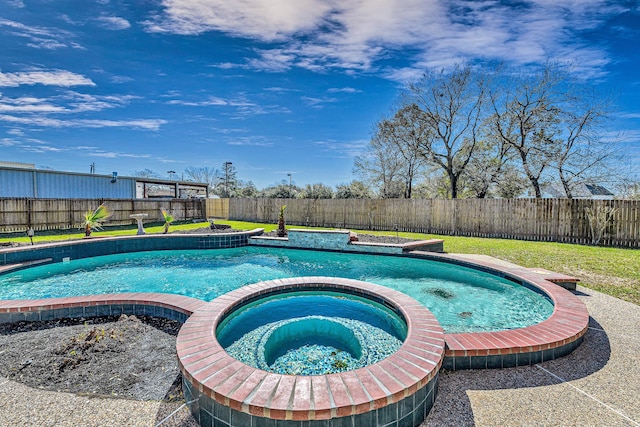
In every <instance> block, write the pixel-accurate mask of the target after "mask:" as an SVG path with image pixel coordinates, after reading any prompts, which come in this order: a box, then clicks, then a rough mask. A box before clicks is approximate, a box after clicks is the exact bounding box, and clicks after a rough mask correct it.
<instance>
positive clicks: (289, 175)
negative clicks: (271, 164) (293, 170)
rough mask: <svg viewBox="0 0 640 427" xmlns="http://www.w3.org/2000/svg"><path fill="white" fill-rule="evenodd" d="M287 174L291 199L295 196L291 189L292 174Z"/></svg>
mask: <svg viewBox="0 0 640 427" xmlns="http://www.w3.org/2000/svg"><path fill="white" fill-rule="evenodd" d="M287 176H288V177H289V198H290V199H291V198H293V196H292V194H291V193H292V191H291V174H290V173H288V174H287Z"/></svg>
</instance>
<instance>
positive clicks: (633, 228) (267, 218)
mask: <svg viewBox="0 0 640 427" xmlns="http://www.w3.org/2000/svg"><path fill="white" fill-rule="evenodd" d="M282 205H287V209H286V212H285V217H286V222H287V224H289V225H308V226H314V227H336V228H349V229H357V230H392V231H393V230H396V229H397V230H398V231H411V232H419V233H433V234H444V235H458V236H475V237H497V238H507V239H521V240H538V241H553V242H563V243H579V244H593V243H596V240H598V244H600V245H605V246H618V247H628V248H637V247H640V212H639V210H640V209H639V208H640V201H638V200H585V199H456V200H445V199H375V200H372V199H320V200H314V199H229V219H233V220H242V221H256V222H265V223H277V221H278V212H279V209H280V206H282ZM588 209H590V210H591V212H592V213H593V212H599V213H600V214H602V215H605V214H606V215H605V219H606V221H605V222H603V223H602V226H601V230H598V227H596V228H595V229H594V231H592V227H590V223H591V224H593V222H594V220H593V219H590V218H589V215H588V214H587V212H588ZM602 215H601V218H602ZM596 238H599V239H596Z"/></svg>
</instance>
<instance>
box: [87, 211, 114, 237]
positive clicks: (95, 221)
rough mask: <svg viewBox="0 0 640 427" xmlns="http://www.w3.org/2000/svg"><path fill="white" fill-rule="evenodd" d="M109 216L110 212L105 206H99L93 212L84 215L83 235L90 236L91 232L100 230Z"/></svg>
mask: <svg viewBox="0 0 640 427" xmlns="http://www.w3.org/2000/svg"><path fill="white" fill-rule="evenodd" d="M110 216H111V212H109V209H107V207H106V206H105V205H100V206H98V207H97V208H96V210H95V211H91V210H89V211H87V212H86V213H85V214H84V222H83V223H82V225H83V226H84V234H85V236H91V232H92V231H93V230H101V229H102V223H103V222H104V221H105V220H106V219H107V218H109V217H110Z"/></svg>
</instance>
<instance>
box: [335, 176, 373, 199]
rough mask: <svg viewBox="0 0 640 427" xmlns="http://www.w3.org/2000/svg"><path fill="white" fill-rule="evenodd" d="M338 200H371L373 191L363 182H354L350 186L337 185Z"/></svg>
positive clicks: (336, 196)
mask: <svg viewBox="0 0 640 427" xmlns="http://www.w3.org/2000/svg"><path fill="white" fill-rule="evenodd" d="M335 198H336V199H370V198H371V190H370V189H369V187H368V186H367V185H366V184H365V183H364V182H362V181H357V180H353V181H351V182H350V183H348V184H338V185H336V193H335Z"/></svg>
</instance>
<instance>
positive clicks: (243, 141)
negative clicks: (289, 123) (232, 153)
mask: <svg viewBox="0 0 640 427" xmlns="http://www.w3.org/2000/svg"><path fill="white" fill-rule="evenodd" d="M227 144H228V145H236V146H248V147H271V146H273V142H271V141H267V140H266V139H265V138H264V137H260V136H253V137H251V136H247V137H243V138H235V139H233V140H231V141H229V142H228V143H227Z"/></svg>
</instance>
